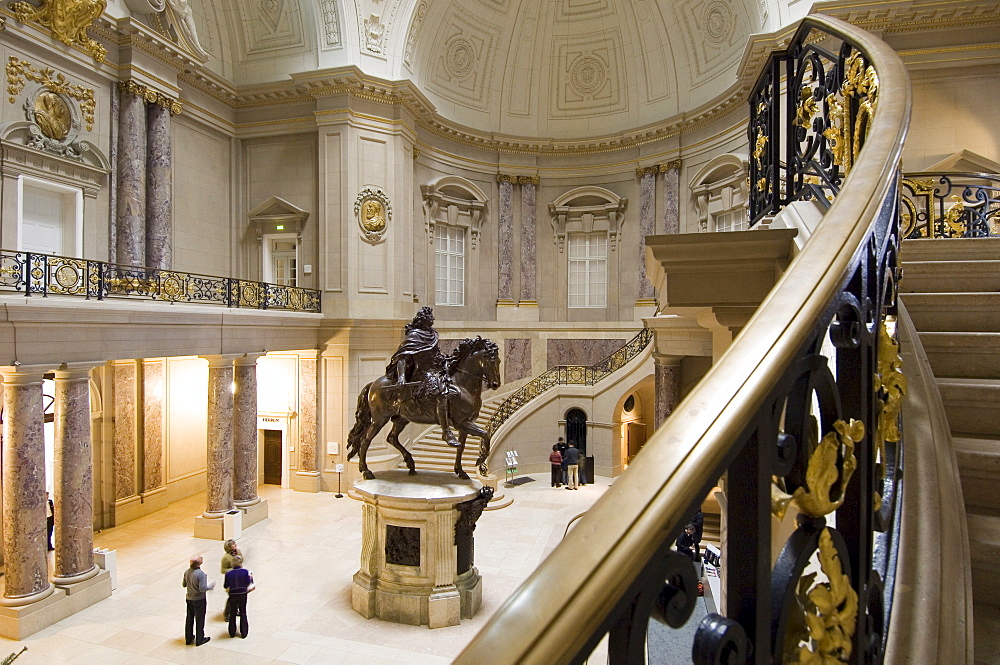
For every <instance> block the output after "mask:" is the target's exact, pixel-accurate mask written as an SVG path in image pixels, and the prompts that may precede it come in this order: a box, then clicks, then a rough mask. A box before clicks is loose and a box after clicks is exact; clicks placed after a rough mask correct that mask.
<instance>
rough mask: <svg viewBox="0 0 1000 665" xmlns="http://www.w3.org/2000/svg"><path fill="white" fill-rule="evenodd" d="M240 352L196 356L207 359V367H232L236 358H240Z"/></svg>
mask: <svg viewBox="0 0 1000 665" xmlns="http://www.w3.org/2000/svg"><path fill="white" fill-rule="evenodd" d="M244 355H245V354H242V353H218V354H209V355H203V356H198V357H199V358H204V359H205V360H207V361H208V366H209V367H232V366H233V362H234V361H235V360H236V359H237V358H242V357H243V356H244Z"/></svg>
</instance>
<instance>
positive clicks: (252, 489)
mask: <svg viewBox="0 0 1000 665" xmlns="http://www.w3.org/2000/svg"><path fill="white" fill-rule="evenodd" d="M259 357H260V354H256V353H254V354H247V355H245V356H243V357H242V358H237V359H236V360H235V361H234V366H233V374H234V383H235V384H236V392H235V393H234V394H233V470H234V473H235V476H234V478H233V503H235V504H236V507H237V508H246V507H248V506H252V505H254V504H256V503H259V502H260V497H259V496H257V358H259Z"/></svg>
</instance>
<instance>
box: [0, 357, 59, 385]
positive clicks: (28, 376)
mask: <svg viewBox="0 0 1000 665" xmlns="http://www.w3.org/2000/svg"><path fill="white" fill-rule="evenodd" d="M14 362H15V363H16V364H14V365H2V366H0V376H2V377H3V382H4V383H6V384H8V385H13V386H17V385H29V384H32V383H41V382H42V379H43V378H45V375H46V374H47V373H49V372H51V371H52V370H53V369H55V365H22V364H20V363H18V362H17V361H16V360H15V361H14Z"/></svg>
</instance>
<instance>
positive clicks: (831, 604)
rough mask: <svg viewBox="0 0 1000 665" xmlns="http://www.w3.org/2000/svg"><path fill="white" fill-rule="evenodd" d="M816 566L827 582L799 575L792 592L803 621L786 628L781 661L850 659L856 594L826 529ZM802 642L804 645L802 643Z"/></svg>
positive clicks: (801, 663)
mask: <svg viewBox="0 0 1000 665" xmlns="http://www.w3.org/2000/svg"><path fill="white" fill-rule="evenodd" d="M818 555H819V565H820V570H821V571H822V572H823V574H824V575H825V576H826V578H827V580H828V581H827V582H819V583H817V582H816V578H817V574H816V573H810V574H808V575H803V576H802V578H801V579H800V580H799V586H798V592H797V594H796V596H797V598H798V601H799V604H800V605H801V607H802V611H803V614H802V618H803V620H804V624H800V626H799V627H798V630H790V631H789V634H788V638H787V639H786V641H785V645H786V648H785V655H786V658H785V662H787V663H790V664H798V665H837V664H839V663H847V662H849V661H850V657H851V651H852V650H853V647H852V640H853V639H854V632H855V630H856V628H857V621H858V594H857V592H856V591H855V590H854V589H853V587H851V580H850V578H849V577H848V576H847V575H845V574H844V572H843V566H842V564H841V562H840V556H839V554H838V553H837V548H836V547H835V546H834V544H833V538H832V537H831V535H830V529H829V528H824V529H823V530H822V531H821V532H820V534H819V549H818ZM802 642H805V644H802Z"/></svg>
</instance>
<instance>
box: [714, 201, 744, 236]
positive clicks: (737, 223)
mask: <svg viewBox="0 0 1000 665" xmlns="http://www.w3.org/2000/svg"><path fill="white" fill-rule="evenodd" d="M712 219H713V220H715V230H716V231H746V229H747V211H746V208H742V207H741V208H730V209H729V210H724V211H722V212H717V213H714V214H713V215H712Z"/></svg>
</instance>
